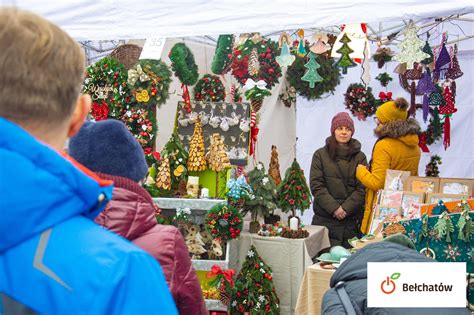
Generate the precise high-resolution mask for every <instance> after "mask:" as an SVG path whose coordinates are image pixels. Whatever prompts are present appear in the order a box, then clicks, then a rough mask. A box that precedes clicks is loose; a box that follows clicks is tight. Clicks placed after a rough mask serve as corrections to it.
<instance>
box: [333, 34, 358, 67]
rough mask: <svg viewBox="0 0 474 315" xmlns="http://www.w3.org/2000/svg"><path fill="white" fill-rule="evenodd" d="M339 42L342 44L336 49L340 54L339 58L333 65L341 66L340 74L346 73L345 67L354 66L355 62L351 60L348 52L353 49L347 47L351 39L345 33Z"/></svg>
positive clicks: (351, 51)
mask: <svg viewBox="0 0 474 315" xmlns="http://www.w3.org/2000/svg"><path fill="white" fill-rule="evenodd" d="M340 42H341V43H342V46H341V47H340V48H339V49H338V50H337V52H338V53H340V54H341V58H340V59H339V60H338V61H337V62H336V63H335V65H336V66H338V67H340V68H342V74H347V68H350V67H355V66H356V63H355V62H354V61H352V59H351V57H350V54H351V53H353V52H354V50H352V48H351V47H349V43H350V42H351V40H350V38H349V37H348V36H347V35H346V34H344V35H343V36H342V38H341V40H340ZM333 49H334V48H333Z"/></svg>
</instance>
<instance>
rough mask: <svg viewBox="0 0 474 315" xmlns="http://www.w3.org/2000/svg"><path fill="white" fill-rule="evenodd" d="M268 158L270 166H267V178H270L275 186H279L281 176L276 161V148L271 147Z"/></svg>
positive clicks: (278, 163)
mask: <svg viewBox="0 0 474 315" xmlns="http://www.w3.org/2000/svg"><path fill="white" fill-rule="evenodd" d="M271 154H272V155H271V158H270V165H269V166H268V176H270V177H271V178H272V179H273V181H274V182H275V185H277V186H278V185H280V183H281V174H280V161H279V159H278V151H277V147H276V146H274V145H272V153H271Z"/></svg>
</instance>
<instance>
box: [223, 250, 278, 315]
mask: <svg viewBox="0 0 474 315" xmlns="http://www.w3.org/2000/svg"><path fill="white" fill-rule="evenodd" d="M245 313H247V314H252V315H257V314H274V315H275V314H280V300H279V299H278V296H277V294H276V291H275V286H274V284H273V276H272V270H271V268H270V267H269V266H268V265H267V264H265V263H264V262H263V260H262V258H261V257H260V256H259V254H258V253H257V250H256V249H255V246H253V245H252V246H250V250H249V251H248V252H247V257H246V259H245V261H244V264H243V266H242V269H241V270H240V273H239V275H238V276H237V279H236V281H235V290H234V292H233V294H232V298H231V302H230V314H245Z"/></svg>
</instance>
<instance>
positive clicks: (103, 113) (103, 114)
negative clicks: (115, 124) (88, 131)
mask: <svg viewBox="0 0 474 315" xmlns="http://www.w3.org/2000/svg"><path fill="white" fill-rule="evenodd" d="M91 114H92V117H94V119H95V121H100V120H105V119H107V117H108V115H109V105H107V103H106V102H104V101H102V104H99V103H96V102H93V103H92V110H91Z"/></svg>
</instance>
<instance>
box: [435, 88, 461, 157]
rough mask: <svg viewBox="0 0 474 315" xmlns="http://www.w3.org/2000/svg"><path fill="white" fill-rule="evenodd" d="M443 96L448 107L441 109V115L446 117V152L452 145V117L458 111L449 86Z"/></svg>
mask: <svg viewBox="0 0 474 315" xmlns="http://www.w3.org/2000/svg"><path fill="white" fill-rule="evenodd" d="M443 96H444V99H445V101H446V105H444V106H441V107H440V109H439V114H441V115H444V149H445V150H446V149H447V148H448V147H449V146H450V145H451V123H450V117H451V116H452V114H454V113H455V112H457V111H458V110H457V109H456V107H455V104H454V100H453V96H452V94H451V91H450V89H449V87H448V86H447V87H446V88H445V89H444V93H443Z"/></svg>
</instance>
